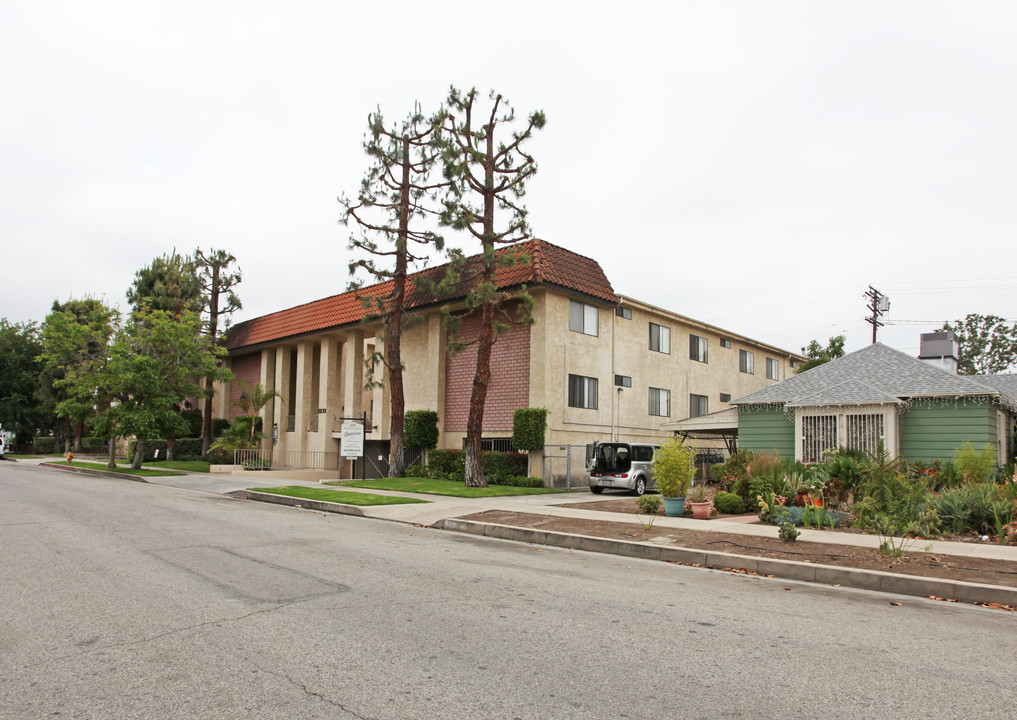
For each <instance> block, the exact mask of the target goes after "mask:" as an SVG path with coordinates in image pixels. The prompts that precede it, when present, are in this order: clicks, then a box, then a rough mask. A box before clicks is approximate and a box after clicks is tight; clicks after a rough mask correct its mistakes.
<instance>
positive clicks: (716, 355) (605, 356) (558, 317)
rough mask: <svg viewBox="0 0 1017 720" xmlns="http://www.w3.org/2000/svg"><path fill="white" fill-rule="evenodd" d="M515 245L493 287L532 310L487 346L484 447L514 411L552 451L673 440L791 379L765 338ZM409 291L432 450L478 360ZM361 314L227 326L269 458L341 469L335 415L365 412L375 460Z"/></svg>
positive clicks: (340, 304)
mask: <svg viewBox="0 0 1017 720" xmlns="http://www.w3.org/2000/svg"><path fill="white" fill-rule="evenodd" d="M517 247H519V248H521V249H522V250H523V251H524V254H525V256H526V257H527V258H528V262H526V263H522V264H519V265H515V266H513V267H509V268H503V269H501V270H499V272H498V276H497V278H496V280H497V284H498V286H499V288H501V289H502V290H503V291H506V292H512V291H515V290H518V289H520V288H522V287H523V286H524V285H525V287H526V288H527V291H528V292H529V294H530V296H531V297H532V298H533V301H534V308H533V322H532V324H526V325H516V326H513V327H512V328H511V329H510V330H509V331H508V332H506V333H504V334H502V335H500V336H499V337H498V339H497V341H496V342H495V345H494V349H493V355H492V363H491V382H490V385H489V391H488V397H487V405H486V411H485V416H484V442H485V447H491V448H495V449H510V447H511V436H512V417H513V412H514V411H515V410H516V409H518V408H525V407H543V408H547V410H548V430H547V436H546V444H547V446H553V447H554V448H555V449H556V451H557V450H558V449H565V448H567V447H568V446H580V445H585V444H586V443H589V442H593V441H595V440H609V439H619V440H630V441H659V440H661V439H663V438H665V437H667V436H669V435H670V434H672V433H673V430H672V429H669V428H667V427H666V425H667V424H669V423H672V424H673V423H674V422H675V421H677V420H682V419H685V418H689V417H697V416H702V415H706V414H709V413H714V412H716V411H719V410H723V409H725V408H727V407H729V406H728V403H729V402H730V400H731V399H732V398H738V397H741V396H743V395H746V394H748V393H750V392H754V391H756V390H760V389H762V388H765V387H767V386H769V385H772V384H774V383H776V382H779V381H780V380H783V379H785V378H786V377H789V376H790V375H793V374H794V367H795V363H797V362H799V361H801V357H800V356H798V355H795V354H792V353H789V352H787V351H785V350H781V349H780V348H777V347H774V346H772V345H768V344H766V343H763V342H759V341H757V340H752V339H750V338H747V337H743V336H741V335H737V334H735V333H730V332H727V331H725V330H723V329H721V328H719V327H715V326H712V325H708V324H706V323H702V322H699V321H697V320H693V319H692V318H688V317H685V316H683V315H680V314H678V313H675V312H671V311H669V310H665V309H662V308H658V307H655V306H652V305H649V304H647V303H644V302H641V301H639V300H636V299H633V298H629V297H625V296H621V295H617V294H615V292H614V290H613V288H612V286H611V284H610V282H609V280H608V278H607V276H606V275H605V274H604V271H603V269H602V268H601V266H600V264H599V263H597V262H596V260H593V259H591V258H587V257H584V256H582V255H579V254H577V253H574V252H572V251H570V250H567V249H565V248H562V247H559V246H556V245H552V244H551V243H547V242H544V241H541V240H532V241H529V242H527V243H523V244H521V245H520V246H517ZM440 270H441V269H440V268H435V269H431V270H427V271H425V272H429V273H436V272H440ZM374 290H376V291H377V292H378V293H384V292H385V284H382V285H378V286H375V287H374V288H366V289H364V290H362V291H360V292H361V294H362V295H363V294H365V293H366V294H370V293H371V292H372V291H374ZM408 295H409V307H410V309H411V313H410V318H411V320H410V321H409V322H406V323H405V325H404V327H405V330H404V332H403V335H402V342H401V349H402V357H403V365H404V383H405V398H406V409H407V410H417V409H422V410H436V411H437V413H438V417H439V431H440V439H439V447H443V448H460V447H462V444H463V439H464V438H465V434H466V421H467V416H468V411H469V401H470V394H471V391H472V385H473V375H474V370H475V359H476V352H475V349H474V348H472V347H470V346H467V348H466V349H465V350H464V351H462V352H460V353H457V354H452V353H449V352H448V350H447V343H448V337H447V333H446V330H445V328H444V326H443V324H442V322H441V308H442V307H443V306H445V305H451V306H452V307H453V308H456V307H457V304H458V306H460V307H461V306H462V298H461V297H455V296H451V297H444V298H440V299H436V298H433V297H428V296H426V295H425V294H424V293H422V292H420V291H419V290H414V291H411V292H409V293H408ZM364 318H365V311H364V309H363V302H362V300H361V298H360V297H357V296H356V295H355V294H353V293H343V294H340V295H335V296H332V297H329V298H324V299H322V300H317V301H314V302H311V303H307V304H305V305H300V306H297V307H294V308H289V309H287V310H281V311H279V312H276V313H272V314H270V315H265V316H262V317H259V318H255V319H253V320H249V321H247V322H244V323H241V324H239V325H237V326H235V327H234V328H233V329H232V330H231V331H230V334H229V336H228V341H227V345H228V348H229V351H230V354H229V359H228V363H229V366H230V367H231V368H232V370H233V371H234V374H235V375H236V376H237V377H238V378H241V379H243V380H246V381H248V382H260V383H261V384H263V385H264V386H265V387H267V388H269V389H274V390H276V391H277V392H279V393H280V395H281V399H280V400H277V401H275V402H273V403H271V404H270V405H269V407H267V408H266V412H265V417H264V421H265V427H266V431H267V429H268V428H273V432H274V434H275V435H276V437H277V442H276V443H275V445H274V446H273V452H274V453H276V454H277V457H283V453H286V457H288V458H291V459H290V460H289V461H288V463H289V464H291V465H301V464H302V465H305V466H310V467H324V468H330V469H334V468H337V467H339V468H342V469H343V471H344V472H345V471H346V470H348V469H349V468H348V465H347V464H342V463H341V462H340V460H339V450H340V446H339V437H340V434H339V426H340V424H341V423H342V419H343V418H351V417H363V416H364V414H366V416H367V419H368V422H367V435H366V438H367V446H366V448H367V449H366V452H365V454H366V455H367V456H368V458H369V459H370V460H371V463H372V464H378V461H377V458H379V457H382V458H383V457H386V456H387V441H388V439H389V422H390V418H389V394H388V383H387V381H386V378H385V373H384V368H383V367H382V366H381V364H376V365H375V367H374V372H373V378H372V379H373V381H374V383H373V384H372V386H371V387H369V388H368V387H365V386H366V385H367V380H368V378H367V377H366V366H365V360H368V361H369V359H370V358H371V357H372V355H373V354H374V353H376V352H378V353H380V352H382V351H383V349H384V347H383V346H384V328H383V327H382V325H381V324H380V323H379V322H365V320H364ZM475 325H476V322H475V319H474V318H471V317H467V318H466V319H465V320H464V321H463V324H462V330H461V332H462V335H463V336H464V337H466V338H469V337H471V336H475V330H476V328H475ZM239 393H240V389H239V385H237V383H232V384H231V387H226V388H224V392H220V393H217V396H216V397H217V398H218V401H217V402H218V407H217V414H220V415H222V416H224V417H229V416H231V415H234V414H236V412H237V411H236V410H235V409H231V401H232V400H234V399H236V398H237V397H238V396H239ZM265 444H266V446H267V444H268V441H265ZM705 444H706V445H710V444H711V443H709V442H706V443H705ZM712 444H713V445H716V446H723V443H721V442H715V443H712ZM549 454H551V453H550V452H549ZM292 458H296V459H292ZM300 458H303V459H302V460H301V459H300ZM277 464H279V463H277ZM381 470H383V468H381V467H376V468H375V471H376V472H380V471H381Z"/></svg>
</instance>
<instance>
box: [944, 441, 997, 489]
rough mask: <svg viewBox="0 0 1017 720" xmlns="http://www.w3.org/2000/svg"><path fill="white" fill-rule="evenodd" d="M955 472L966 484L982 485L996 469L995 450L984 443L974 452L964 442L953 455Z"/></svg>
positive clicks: (973, 447)
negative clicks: (955, 466)
mask: <svg viewBox="0 0 1017 720" xmlns="http://www.w3.org/2000/svg"><path fill="white" fill-rule="evenodd" d="M953 457H954V463H955V464H956V465H957V472H959V473H960V476H961V477H962V478H963V479H964V482H966V483H984V482H988V480H989V479H990V478H991V477H992V473H993V471H994V470H995V469H996V450H995V448H993V447H992V445H991V444H989V443H985V445H984V446H983V447H982V449H981V450H975V446H974V445H972V444H971V443H970V442H965V443H964V444H962V445H961V446H960V447H959V448H957V451H956V452H955V453H954V456H953Z"/></svg>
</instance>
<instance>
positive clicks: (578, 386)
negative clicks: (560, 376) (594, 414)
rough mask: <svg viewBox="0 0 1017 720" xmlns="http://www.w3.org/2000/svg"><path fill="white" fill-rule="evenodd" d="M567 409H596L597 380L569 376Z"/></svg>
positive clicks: (580, 376)
mask: <svg viewBox="0 0 1017 720" xmlns="http://www.w3.org/2000/svg"><path fill="white" fill-rule="evenodd" d="M569 407H576V408H587V409H590V410H596V409H597V378H592V377H585V376H583V375H571V374H570V375H569Z"/></svg>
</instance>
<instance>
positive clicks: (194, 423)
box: [180, 410, 201, 437]
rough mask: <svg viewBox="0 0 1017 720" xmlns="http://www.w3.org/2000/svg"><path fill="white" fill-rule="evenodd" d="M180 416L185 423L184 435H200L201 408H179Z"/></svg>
mask: <svg viewBox="0 0 1017 720" xmlns="http://www.w3.org/2000/svg"><path fill="white" fill-rule="evenodd" d="M180 418H181V419H182V420H183V421H184V422H186V423H187V432H186V433H184V437H201V410H181V411H180Z"/></svg>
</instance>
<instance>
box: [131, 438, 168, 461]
mask: <svg viewBox="0 0 1017 720" xmlns="http://www.w3.org/2000/svg"><path fill="white" fill-rule="evenodd" d="M137 448H138V440H137V438H131V439H130V440H128V441H127V462H134V453H135V452H136V451H137ZM156 450H158V451H159V457H158V458H157V457H156V456H155V451H156ZM165 459H166V441H165V440H158V439H153V440H147V441H146V442H145V455H144V457H142V458H141V462H152V461H154V460H165Z"/></svg>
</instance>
